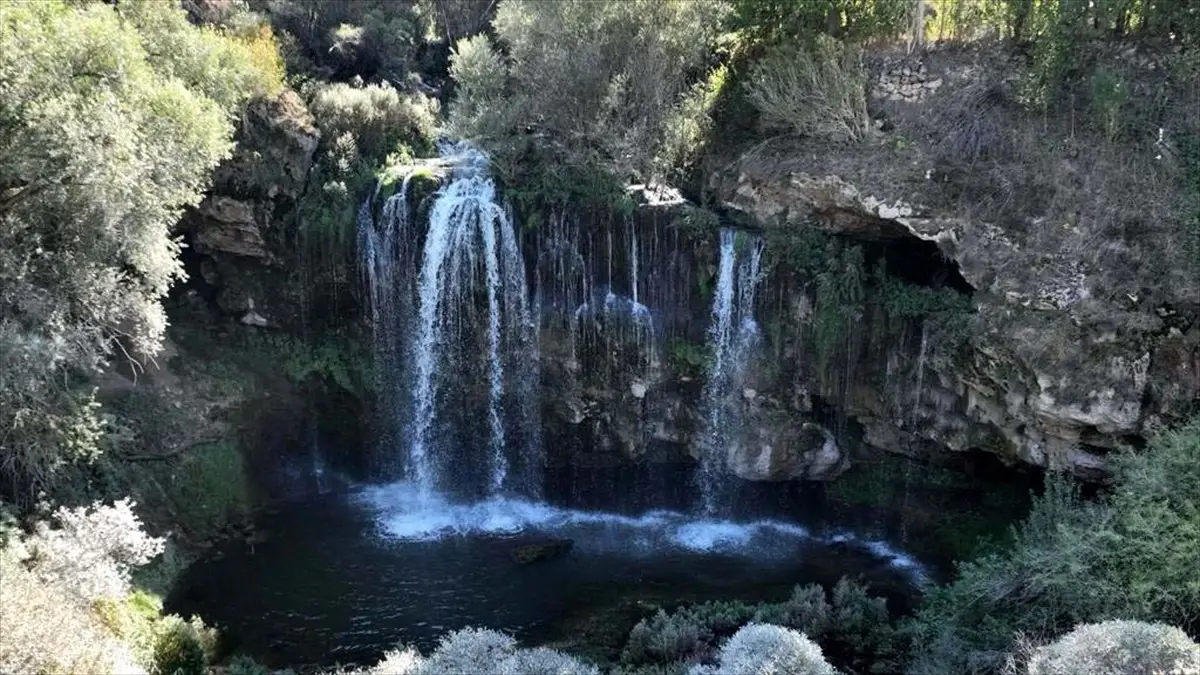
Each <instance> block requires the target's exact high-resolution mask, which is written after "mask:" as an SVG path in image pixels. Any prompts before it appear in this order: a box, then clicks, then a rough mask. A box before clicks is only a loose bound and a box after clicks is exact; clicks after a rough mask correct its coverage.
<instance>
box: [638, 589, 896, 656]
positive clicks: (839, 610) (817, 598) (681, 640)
mask: <svg viewBox="0 0 1200 675" xmlns="http://www.w3.org/2000/svg"><path fill="white" fill-rule="evenodd" d="M831 600H832V602H831ZM751 622H753V623H767V624H775V625H779V626H783V627H785V628H791V629H794V630H797V631H800V632H802V633H804V634H806V635H808V636H810V637H811V638H813V639H815V640H821V641H822V642H825V643H826V644H827V645H828V646H831V647H832V648H834V649H835V650H836V653H837V655H838V657H839V658H840V659H841V660H844V661H845V662H846V664H847V665H849V666H853V667H854V669H855V672H888V669H894V668H895V665H896V664H895V663H894V662H893V660H892V659H893V657H894V656H896V636H895V631H894V630H893V628H892V625H891V622H890V618H889V617H888V614H887V607H886V604H885V602H884V600H883V599H881V598H874V597H872V596H870V595H869V594H868V593H867V590H866V588H864V587H863V586H861V585H860V584H858V583H856V582H853V581H850V580H848V579H843V580H841V581H839V582H838V584H837V585H836V586H835V587H834V588H833V592H832V594H831V595H830V594H827V593H826V591H825V589H823V588H822V587H821V586H819V585H816V584H809V585H807V586H796V588H795V589H793V591H792V595H791V596H790V597H789V598H788V599H786V600H784V601H782V602H775V603H759V604H747V603H742V602H719V601H718V602H706V603H701V604H698V605H691V606H685V607H680V608H679V609H677V610H675V611H674V612H671V613H667V612H664V611H661V610H660V611H659V612H657V613H656V614H655V615H654V616H651V617H647V618H645V619H643V620H641V621H640V622H638V624H637V625H636V626H634V627H633V630H631V631H630V633H629V638H628V640H627V641H626V644H625V648H624V650H623V651H622V653H621V663H622V665H623V666H625V667H626V668H630V669H634V668H636V667H643V666H670V665H671V664H674V663H678V662H682V661H695V660H697V659H703V658H705V657H706V656H707V655H708V654H710V653H711V652H712V651H714V650H715V648H716V646H717V644H718V642H719V641H720V640H722V639H725V638H726V637H728V636H730V635H733V634H734V633H735V632H736V631H737V630H738V629H739V628H741V627H742V626H745V625H746V624H748V623H751Z"/></svg>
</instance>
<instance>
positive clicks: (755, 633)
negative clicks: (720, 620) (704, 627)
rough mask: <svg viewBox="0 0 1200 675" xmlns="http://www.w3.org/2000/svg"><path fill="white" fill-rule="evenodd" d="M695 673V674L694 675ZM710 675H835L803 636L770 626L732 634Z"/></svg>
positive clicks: (753, 626) (758, 625)
mask: <svg viewBox="0 0 1200 675" xmlns="http://www.w3.org/2000/svg"><path fill="white" fill-rule="evenodd" d="M693 672H695V671H693ZM706 672H709V673H713V675H834V670H833V666H831V665H829V662H828V661H826V660H825V656H824V655H823V654H822V653H821V648H820V647H818V646H817V644H816V643H815V642H813V641H812V640H809V639H808V638H807V637H805V636H804V634H803V633H801V632H799V631H795V630H791V629H790V628H783V627H780V626H772V625H770V624H761V623H752V624H749V625H747V626H745V627H743V628H742V629H741V630H739V631H738V632H736V633H734V634H733V637H731V638H729V641H728V642H726V643H725V646H724V647H722V648H721V655H720V665H719V666H718V667H717V669H716V670H715V671H711V670H708V671H706Z"/></svg>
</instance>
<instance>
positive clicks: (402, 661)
mask: <svg viewBox="0 0 1200 675" xmlns="http://www.w3.org/2000/svg"><path fill="white" fill-rule="evenodd" d="M423 663H424V660H423V659H422V658H421V654H420V653H419V652H418V651H417V650H415V649H404V648H400V649H393V650H392V651H390V652H387V653H385V654H384V655H383V660H382V661H380V662H379V663H377V664H375V666H374V667H373V668H371V671H370V672H371V674H372V675H415V674H416V673H418V672H420V668H421V665H422V664H423Z"/></svg>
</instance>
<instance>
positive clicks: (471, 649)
mask: <svg viewBox="0 0 1200 675" xmlns="http://www.w3.org/2000/svg"><path fill="white" fill-rule="evenodd" d="M516 651H517V642H516V640H513V639H512V638H511V637H509V636H507V635H505V634H503V633H500V632H498V631H494V630H488V629H486V628H464V629H462V630H457V631H454V632H453V633H450V634H448V635H445V636H443V637H442V639H441V641H440V642H439V643H438V646H437V649H435V650H434V651H433V654H430V655H429V660H428V661H426V662H425V663H424V665H422V666H421V669H420V671H419V672H420V673H421V675H459V674H460V673H490V672H493V671H495V670H496V666H497V665H498V664H499V663H500V662H501V661H503V660H504V659H506V658H508V657H509V656H512V655H513V654H514V653H516Z"/></svg>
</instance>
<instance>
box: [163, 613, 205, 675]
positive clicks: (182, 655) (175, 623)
mask: <svg viewBox="0 0 1200 675" xmlns="http://www.w3.org/2000/svg"><path fill="white" fill-rule="evenodd" d="M215 640H216V634H215V633H214V632H213V631H212V630H211V629H208V628H205V626H204V624H203V623H202V622H200V620H199V619H193V620H192V621H190V622H189V621H184V620H183V619H181V618H179V617H177V616H171V617H167V618H166V619H165V620H164V621H163V622H162V623H161V625H160V626H159V628H158V632H157V635H156V636H155V640H154V661H153V665H152V667H151V669H150V675H205V672H206V671H205V668H206V667H207V665H208V653H209V652H211V651H212V648H213V646H214V643H215Z"/></svg>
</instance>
